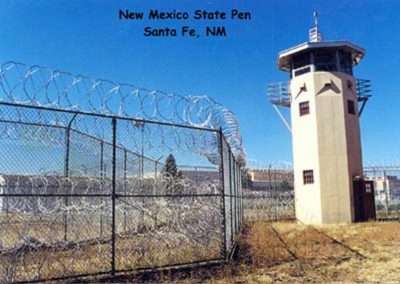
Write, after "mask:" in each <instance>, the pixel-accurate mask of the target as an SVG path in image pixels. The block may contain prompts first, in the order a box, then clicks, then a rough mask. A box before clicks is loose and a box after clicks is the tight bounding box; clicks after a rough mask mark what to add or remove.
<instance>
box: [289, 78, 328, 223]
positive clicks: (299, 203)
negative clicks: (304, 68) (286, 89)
mask: <svg viewBox="0 0 400 284" xmlns="http://www.w3.org/2000/svg"><path fill="white" fill-rule="evenodd" d="M313 77H314V75H313V73H307V74H304V75H301V76H299V77H295V78H293V79H292V80H291V82H290V92H291V94H292V95H291V118H292V119H291V123H292V145H293V165H294V169H293V170H294V185H295V208H296V218H297V219H298V220H299V221H301V222H303V223H314V224H315V223H322V214H321V197H320V187H319V166H318V165H319V160H318V133H317V127H316V124H317V118H316V112H315V95H314V83H313ZM305 101H309V107H310V114H308V115H304V116H300V111H299V103H301V102H305ZM303 170H313V171H314V184H303Z"/></svg>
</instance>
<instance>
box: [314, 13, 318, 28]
mask: <svg viewBox="0 0 400 284" xmlns="http://www.w3.org/2000/svg"><path fill="white" fill-rule="evenodd" d="M313 16H314V23H315V27H316V28H318V13H317V12H316V11H314V12H313Z"/></svg>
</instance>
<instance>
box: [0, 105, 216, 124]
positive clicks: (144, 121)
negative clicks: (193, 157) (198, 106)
mask: <svg viewBox="0 0 400 284" xmlns="http://www.w3.org/2000/svg"><path fill="white" fill-rule="evenodd" d="M0 105H5V106H10V107H19V108H27V109H38V110H45V111H53V112H62V113H70V114H75V115H83V116H92V117H100V118H104V119H116V120H124V121H132V122H138V123H143V124H145V123H148V124H157V125H165V126H170V127H178V128H188V129H194V130H201V131H210V132H220V130H219V129H212V128H206V127H199V126H193V125H185V124H177V123H171V122H162V121H153V120H147V119H138V118H131V117H124V116H118V115H114V114H101V113H92V112H88V111H81V110H68V109H62V108H53V107H46V106H34V105H28V104H21V103H10V102H4V101H0Z"/></svg>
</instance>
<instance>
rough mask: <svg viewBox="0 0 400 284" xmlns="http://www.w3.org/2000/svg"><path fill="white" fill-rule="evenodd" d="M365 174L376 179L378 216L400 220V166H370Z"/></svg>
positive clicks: (370, 178) (371, 178) (369, 178)
mask: <svg viewBox="0 0 400 284" xmlns="http://www.w3.org/2000/svg"><path fill="white" fill-rule="evenodd" d="M364 176H365V177H366V179H368V180H373V181H374V188H375V208H376V217H377V218H378V219H397V220H400V166H368V167H365V168H364Z"/></svg>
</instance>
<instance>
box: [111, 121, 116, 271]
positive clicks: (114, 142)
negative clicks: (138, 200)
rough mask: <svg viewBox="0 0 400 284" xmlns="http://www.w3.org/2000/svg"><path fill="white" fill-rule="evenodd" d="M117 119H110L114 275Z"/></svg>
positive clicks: (113, 268) (112, 263)
mask: <svg viewBox="0 0 400 284" xmlns="http://www.w3.org/2000/svg"><path fill="white" fill-rule="evenodd" d="M116 144H117V119H116V118H113V119H112V147H113V149H112V193H111V201H112V213H111V214H112V216H111V218H112V221H111V275H112V276H114V275H115V201H116V161H117V147H116Z"/></svg>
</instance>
